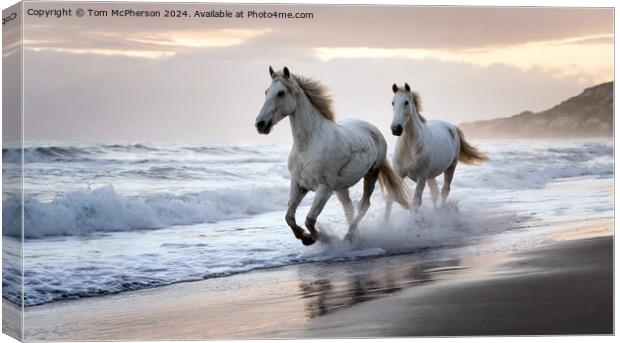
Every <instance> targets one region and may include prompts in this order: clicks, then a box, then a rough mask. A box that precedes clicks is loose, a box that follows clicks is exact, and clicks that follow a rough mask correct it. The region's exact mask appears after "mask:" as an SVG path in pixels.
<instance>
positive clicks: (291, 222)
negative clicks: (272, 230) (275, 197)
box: [285, 180, 312, 244]
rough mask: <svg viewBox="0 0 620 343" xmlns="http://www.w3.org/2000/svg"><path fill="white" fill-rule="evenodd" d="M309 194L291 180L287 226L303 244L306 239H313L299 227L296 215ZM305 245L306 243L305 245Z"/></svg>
mask: <svg viewBox="0 0 620 343" xmlns="http://www.w3.org/2000/svg"><path fill="white" fill-rule="evenodd" d="M306 194H308V190H307V189H303V188H302V187H301V186H299V184H297V182H295V181H294V180H291V189H290V198H289V200H288V210H287V211H286V217H285V219H286V224H288V226H289V227H290V228H291V230H293V234H295V237H296V238H297V239H301V240H302V242H303V241H304V238H305V239H306V240H308V237H309V238H310V239H311V238H312V237H311V236H310V235H309V234H308V233H306V232H305V231H304V229H303V228H302V227H300V226H299V225H297V222H296V221H295V213H296V212H297V207H298V206H299V204H300V203H301V201H302V200H303V199H304V197H305V196H306ZM304 244H305V243H304Z"/></svg>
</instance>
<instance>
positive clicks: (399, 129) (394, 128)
mask: <svg viewBox="0 0 620 343" xmlns="http://www.w3.org/2000/svg"><path fill="white" fill-rule="evenodd" d="M392 134H393V135H394V136H400V135H402V134H403V127H402V126H401V125H398V126H392Z"/></svg>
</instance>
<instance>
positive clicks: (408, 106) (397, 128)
mask: <svg viewBox="0 0 620 343" xmlns="http://www.w3.org/2000/svg"><path fill="white" fill-rule="evenodd" d="M392 91H394V99H393V100H392V110H393V112H394V118H393V120H392V125H391V129H392V134H393V135H394V136H400V135H401V134H402V133H403V128H404V127H405V124H407V122H408V121H409V120H411V117H412V116H413V114H414V112H415V113H416V114H417V110H416V108H415V101H414V98H413V93H412V92H411V87H409V84H408V83H405V88H399V87H398V86H397V85H396V84H393V85H392Z"/></svg>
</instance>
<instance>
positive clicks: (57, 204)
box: [3, 186, 288, 238]
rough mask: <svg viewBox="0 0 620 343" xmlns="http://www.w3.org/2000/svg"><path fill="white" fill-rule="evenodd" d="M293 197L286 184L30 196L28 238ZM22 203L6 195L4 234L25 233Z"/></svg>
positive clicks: (157, 222)
mask: <svg viewBox="0 0 620 343" xmlns="http://www.w3.org/2000/svg"><path fill="white" fill-rule="evenodd" d="M287 200H288V189H287V188H285V187H279V188H255V189H252V188H251V189H248V190H234V189H230V190H214V191H203V192H199V193H191V194H183V195H172V194H153V195H148V196H124V195H120V194H118V193H117V192H116V191H115V190H114V188H113V187H111V186H106V187H100V188H95V189H92V190H85V191H77V192H71V193H68V194H65V195H60V196H57V197H56V198H54V199H53V200H52V201H50V202H42V201H39V200H37V199H36V198H34V197H26V198H25V218H24V219H25V220H24V232H25V236H26V238H41V237H44V236H67V235H84V234H88V233H93V232H114V231H129V230H142V229H159V228H164V227H168V226H171V225H189V224H195V223H205V222H212V221H217V220H224V219H235V218H241V217H247V216H251V215H254V214H258V213H264V212H268V211H275V210H281V209H283V208H285V206H286V203H287ZM19 204H20V202H19V198H18V197H16V196H10V197H7V198H5V199H4V201H3V214H4V215H3V227H4V234H8V235H11V236H16V237H17V236H19V235H21V230H20V225H19V224H20V223H19V222H18V219H19V215H18V211H20V206H19Z"/></svg>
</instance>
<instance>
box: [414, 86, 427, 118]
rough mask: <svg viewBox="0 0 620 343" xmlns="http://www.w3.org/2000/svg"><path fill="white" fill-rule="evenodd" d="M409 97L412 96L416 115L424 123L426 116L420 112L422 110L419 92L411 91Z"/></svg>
mask: <svg viewBox="0 0 620 343" xmlns="http://www.w3.org/2000/svg"><path fill="white" fill-rule="evenodd" d="M411 97H412V98H413V104H414V105H415V109H416V112H418V117H420V120H421V121H422V122H423V123H426V118H424V116H423V115H422V114H421V113H420V112H422V98H421V97H420V94H418V93H416V92H411Z"/></svg>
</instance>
